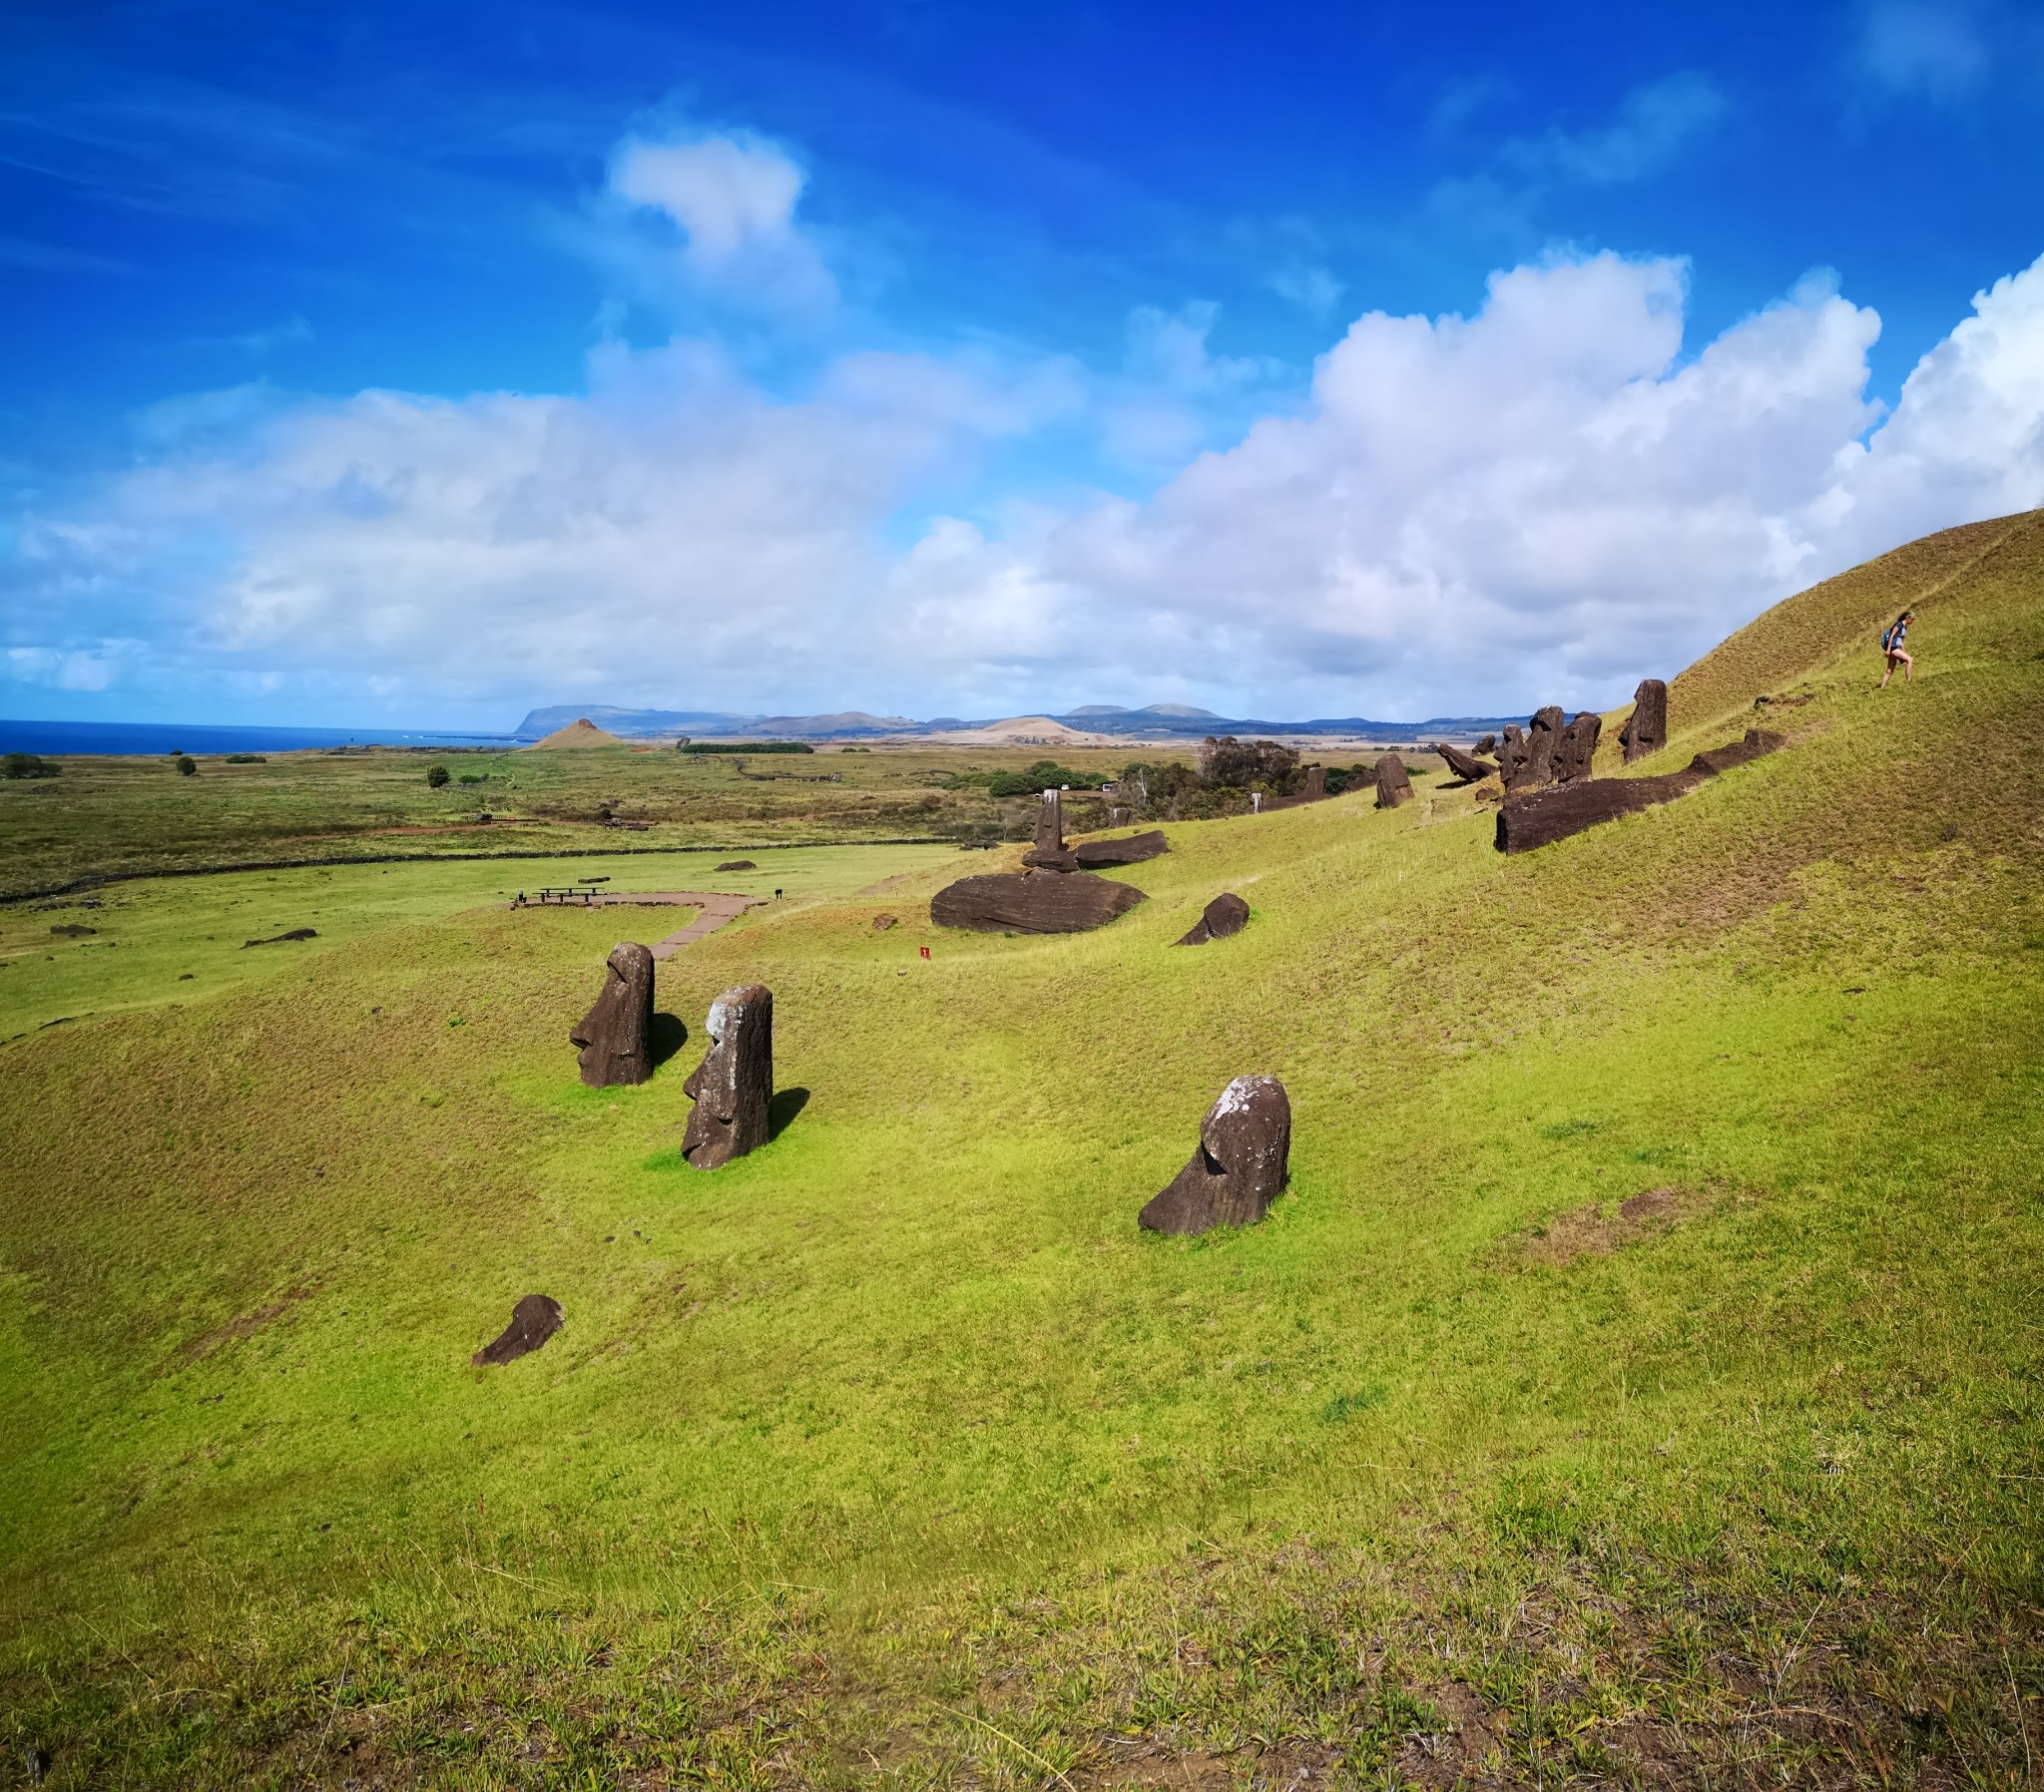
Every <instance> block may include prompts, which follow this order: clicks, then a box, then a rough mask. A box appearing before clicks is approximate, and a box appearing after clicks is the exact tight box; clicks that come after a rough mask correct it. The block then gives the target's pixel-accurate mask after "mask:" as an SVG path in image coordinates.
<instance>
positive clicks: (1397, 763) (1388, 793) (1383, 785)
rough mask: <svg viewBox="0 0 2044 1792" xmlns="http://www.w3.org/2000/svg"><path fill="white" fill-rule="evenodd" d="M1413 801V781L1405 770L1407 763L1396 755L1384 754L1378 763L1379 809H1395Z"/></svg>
mask: <svg viewBox="0 0 2044 1792" xmlns="http://www.w3.org/2000/svg"><path fill="white" fill-rule="evenodd" d="M1411 800H1412V779H1411V777H1410V776H1409V775H1408V774H1407V772H1406V770H1405V761H1404V760H1403V759H1401V758H1399V757H1398V755H1397V754H1396V753H1386V754H1384V756H1383V757H1382V758H1381V759H1379V760H1378V761H1377V807H1378V808H1380V809H1395V808H1396V807H1397V806H1398V805H1399V804H1400V803H1404V802H1410V801H1411Z"/></svg>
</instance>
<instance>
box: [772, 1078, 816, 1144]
mask: <svg viewBox="0 0 2044 1792" xmlns="http://www.w3.org/2000/svg"><path fill="white" fill-rule="evenodd" d="M808 1105H809V1092H808V1091H807V1090H806V1089H781V1090H776V1091H774V1095H773V1100H772V1101H770V1102H769V1103H767V1139H768V1140H769V1141H771V1140H772V1139H775V1138H778V1137H779V1136H780V1135H781V1133H783V1132H785V1131H786V1130H787V1128H788V1127H789V1126H790V1125H792V1124H793V1123H794V1117H795V1116H796V1115H798V1114H799V1113H801V1111H802V1110H803V1109H804V1108H806V1107H807V1106H808Z"/></svg>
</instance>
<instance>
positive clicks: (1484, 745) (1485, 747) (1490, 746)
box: [1476, 734, 1497, 753]
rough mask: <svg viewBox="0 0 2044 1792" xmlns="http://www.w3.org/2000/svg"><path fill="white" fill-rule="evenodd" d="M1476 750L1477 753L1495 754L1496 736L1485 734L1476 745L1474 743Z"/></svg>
mask: <svg viewBox="0 0 2044 1792" xmlns="http://www.w3.org/2000/svg"><path fill="white" fill-rule="evenodd" d="M1476 750H1477V751H1478V752H1479V753H1494V752H1496V751H1497V736H1496V735H1495V734H1486V735H1484V737H1483V738H1482V739H1481V740H1479V741H1477V743H1476Z"/></svg>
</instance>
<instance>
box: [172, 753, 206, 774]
mask: <svg viewBox="0 0 2044 1792" xmlns="http://www.w3.org/2000/svg"><path fill="white" fill-rule="evenodd" d="M171 762H172V764H174V765H176V766H177V768H178V775H179V776H180V777H181V778H188V777H190V776H191V775H192V774H193V773H194V772H195V771H197V770H198V769H199V765H198V761H196V760H195V759H194V758H193V757H192V755H191V754H190V753H180V754H179V755H178V756H177V758H175V759H174V760H172V761H171Z"/></svg>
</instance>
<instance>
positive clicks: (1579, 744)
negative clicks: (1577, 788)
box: [1554, 709, 1604, 784]
mask: <svg viewBox="0 0 2044 1792" xmlns="http://www.w3.org/2000/svg"><path fill="white" fill-rule="evenodd" d="M1603 731H1604V717H1603V716H1601V715H1599V714H1598V713H1597V711H1596V710H1594V709H1585V710H1584V711H1583V712H1582V713H1581V714H1580V715H1578V716H1577V717H1576V719H1575V720H1574V721H1572V722H1570V723H1569V725H1568V726H1567V727H1565V728H1563V729H1562V731H1561V736H1560V738H1559V739H1557V740H1556V741H1555V743H1554V781H1555V782H1556V783H1557V784H1572V783H1574V782H1575V781H1576V779H1577V778H1586V777H1588V776H1589V775H1590V765H1591V762H1592V761H1593V760H1594V759H1595V758H1596V757H1597V737H1598V736H1599V735H1600V734H1602V733H1603Z"/></svg>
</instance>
